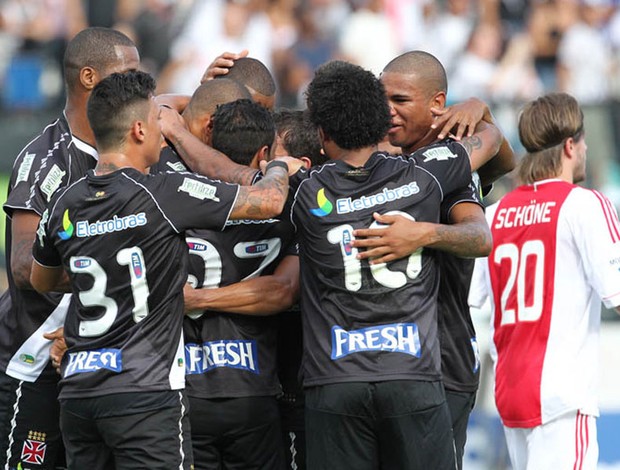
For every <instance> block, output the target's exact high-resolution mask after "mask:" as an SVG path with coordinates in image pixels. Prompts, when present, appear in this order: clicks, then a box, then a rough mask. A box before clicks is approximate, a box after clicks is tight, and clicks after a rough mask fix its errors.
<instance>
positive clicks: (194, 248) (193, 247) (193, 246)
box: [187, 241, 207, 252]
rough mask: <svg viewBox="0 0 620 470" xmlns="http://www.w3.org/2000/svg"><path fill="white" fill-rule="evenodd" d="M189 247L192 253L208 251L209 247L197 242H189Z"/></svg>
mask: <svg viewBox="0 0 620 470" xmlns="http://www.w3.org/2000/svg"><path fill="white" fill-rule="evenodd" d="M187 246H188V247H189V249H190V250H192V251H199V252H205V251H207V245H205V244H204V243H197V242H189V241H188V242H187Z"/></svg>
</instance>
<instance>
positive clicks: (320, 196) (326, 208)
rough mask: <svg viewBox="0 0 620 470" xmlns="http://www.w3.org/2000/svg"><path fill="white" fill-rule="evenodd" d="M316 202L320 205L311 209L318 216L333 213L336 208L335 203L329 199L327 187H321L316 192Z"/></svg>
mask: <svg viewBox="0 0 620 470" xmlns="http://www.w3.org/2000/svg"><path fill="white" fill-rule="evenodd" d="M316 203H317V205H318V206H319V207H318V208H316V209H310V213H311V214H312V215H316V216H317V217H325V216H326V215H329V214H331V212H332V210H333V209H334V205H333V204H332V203H331V201H330V200H329V199H327V196H325V188H321V189H319V192H317V193H316Z"/></svg>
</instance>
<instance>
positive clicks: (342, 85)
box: [306, 60, 391, 150]
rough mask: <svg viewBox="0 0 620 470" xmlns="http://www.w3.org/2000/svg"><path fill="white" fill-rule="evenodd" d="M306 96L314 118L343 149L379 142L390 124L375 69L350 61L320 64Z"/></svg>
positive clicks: (313, 120) (381, 87)
mask: <svg viewBox="0 0 620 470" xmlns="http://www.w3.org/2000/svg"><path fill="white" fill-rule="evenodd" d="M306 99H307V106H308V112H309V115H310V120H311V121H312V122H313V123H314V124H315V125H316V126H318V127H320V128H321V129H322V130H323V133H324V134H325V135H326V136H327V137H329V138H330V139H332V140H333V141H334V142H335V143H336V144H337V145H338V146H339V147H341V148H343V149H347V150H354V149H360V148H363V147H368V146H371V145H376V144H378V143H379V142H381V140H382V139H383V138H384V136H385V134H386V133H387V131H388V129H389V128H390V120H391V117H390V108H389V105H388V102H387V98H386V95H385V89H384V88H383V85H382V84H381V82H380V81H379V79H378V78H377V77H375V76H374V75H373V73H372V72H369V71H367V70H364V69H363V68H361V67H359V66H357V65H354V64H351V63H349V62H343V61H338V60H336V61H332V62H328V63H326V64H324V65H322V66H321V67H319V68H318V69H317V71H316V73H315V75H314V78H313V79H312V81H311V82H310V84H309V85H308V90H307V91H306Z"/></svg>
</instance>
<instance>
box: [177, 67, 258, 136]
mask: <svg viewBox="0 0 620 470" xmlns="http://www.w3.org/2000/svg"><path fill="white" fill-rule="evenodd" d="M239 99H251V96H250V92H249V91H248V90H247V89H246V88H245V87H244V86H243V85H241V84H240V83H238V82H236V81H234V80H230V79H227V78H224V79H221V80H208V81H206V82H204V83H203V84H202V85H200V86H199V87H198V88H197V89H196V91H194V94H193V95H192V98H191V100H190V101H189V103H188V105H187V107H186V108H185V110H184V111H183V118H184V119H185V122H186V123H187V126H188V128H189V130H190V132H191V133H192V134H194V135H195V136H196V137H198V138H199V139H200V140H202V141H203V142H204V143H205V144H207V145H211V132H212V129H213V119H212V118H213V114H214V113H215V111H216V109H217V107H218V106H220V105H222V104H225V103H230V102H232V101H236V100H239Z"/></svg>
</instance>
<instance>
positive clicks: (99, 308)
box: [35, 168, 238, 397]
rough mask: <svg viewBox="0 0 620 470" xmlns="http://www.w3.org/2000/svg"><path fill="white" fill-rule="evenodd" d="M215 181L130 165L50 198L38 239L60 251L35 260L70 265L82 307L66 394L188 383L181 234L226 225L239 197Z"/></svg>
mask: <svg viewBox="0 0 620 470" xmlns="http://www.w3.org/2000/svg"><path fill="white" fill-rule="evenodd" d="M209 183H211V181H210V180H208V179H206V178H202V177H199V176H196V175H191V174H189V173H170V174H166V175H155V176H146V175H143V174H141V173H140V172H138V171H137V170H134V169H129V168H125V169H122V170H120V171H116V172H114V173H111V174H108V175H104V176H94V175H93V174H92V173H91V174H89V175H87V176H86V177H85V178H84V179H82V180H80V181H79V182H77V183H76V184H74V185H72V186H70V187H69V188H68V189H66V190H65V191H63V192H61V193H60V194H59V195H58V197H57V198H56V199H55V200H53V201H52V204H51V206H50V209H49V222H48V223H47V228H46V229H41V230H40V233H39V232H38V233H37V235H38V237H40V238H41V239H42V238H43V237H46V241H47V245H50V244H53V246H54V247H55V250H52V249H50V248H49V247H48V246H47V245H46V246H45V248H46V251H41V250H39V251H38V253H35V257H36V256H38V257H39V258H37V259H39V260H40V261H43V262H45V263H47V264H48V265H58V264H60V263H62V264H63V266H64V268H65V270H66V271H67V272H68V273H69V275H70V278H71V286H72V290H73V292H74V294H75V295H76V296H77V300H79V302H78V306H77V315H69V316H68V318H67V322H66V325H65V336H66V339H67V344H68V346H69V351H68V355H67V358H66V359H65V360H64V364H63V366H64V367H63V377H64V378H63V382H62V384H63V388H62V391H61V396H63V397H64V396H66V397H69V396H98V395H104V394H107V393H111V392H112V391H114V392H123V391H134V390H137V388H139V389H140V390H145V391H147V390H151V391H156V390H169V389H171V388H172V389H175V388H181V387H182V386H183V382H184V379H183V376H184V366H183V359H182V349H181V347H180V346H181V323H182V311H183V296H182V287H183V285H184V283H185V281H186V279H187V245H186V244H185V242H184V239H183V231H184V230H185V229H186V228H188V227H189V226H192V225H195V226H202V227H212V228H221V227H222V226H223V225H224V223H225V222H226V220H227V218H228V215H229V213H230V209H231V206H232V204H233V203H234V199H235V196H236V192H237V190H238V187H236V186H234V185H226V184H215V183H214V184H213V185H211V184H209ZM47 217H48V216H47V215H46V214H44V216H43V219H42V220H43V222H44V223H45V221H46V220H47ZM52 240H53V241H52ZM41 244H42V246H43V242H41ZM175 358H176V359H175ZM95 371H96V372H98V373H94V374H93V373H91V374H85V373H84V372H95Z"/></svg>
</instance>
